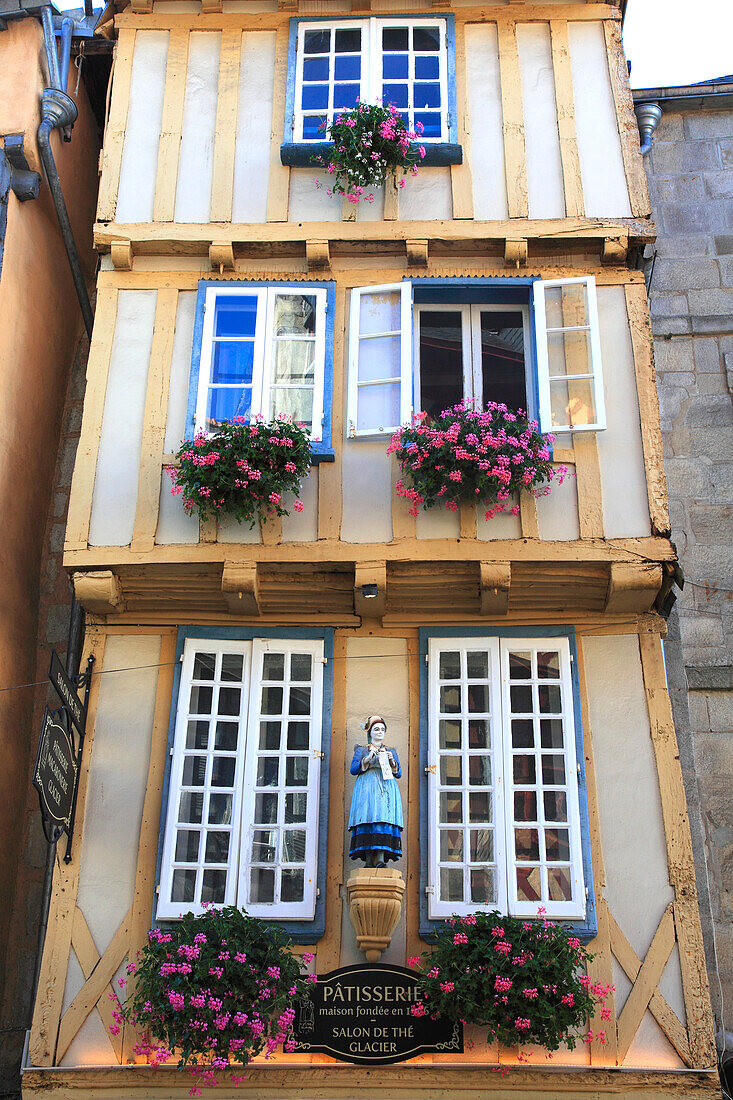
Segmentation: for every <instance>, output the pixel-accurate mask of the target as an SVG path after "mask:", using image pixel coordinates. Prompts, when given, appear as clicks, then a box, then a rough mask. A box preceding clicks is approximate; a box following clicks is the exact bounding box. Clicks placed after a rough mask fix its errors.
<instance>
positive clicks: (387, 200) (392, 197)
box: [344, 172, 402, 222]
mask: <svg viewBox="0 0 733 1100" xmlns="http://www.w3.org/2000/svg"><path fill="white" fill-rule="evenodd" d="M401 182H402V174H401V173H399V172H391V173H390V174H389V175H388V176H387V179H386V181H385V184H384V220H385V221H386V222H394V221H397V219H398V218H399V216H400V183H401ZM344 201H346V200H344ZM352 205H353V203H349V206H352ZM354 210H355V211H356V207H354Z"/></svg>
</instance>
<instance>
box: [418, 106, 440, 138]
mask: <svg viewBox="0 0 733 1100" xmlns="http://www.w3.org/2000/svg"><path fill="white" fill-rule="evenodd" d="M415 122H416V123H418V122H422V124H423V132H422V135H418V136H422V137H425V138H439V137H440V132H441V131H440V112H439V111H435V112H434V113H433V112H429V113H428V112H426V111H416V112H415Z"/></svg>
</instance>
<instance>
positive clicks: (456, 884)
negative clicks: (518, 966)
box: [428, 638, 585, 918]
mask: <svg viewBox="0 0 733 1100" xmlns="http://www.w3.org/2000/svg"><path fill="white" fill-rule="evenodd" d="M428 669H429V684H430V688H429V690H430V700H429V719H428V729H429V745H428V822H429V866H430V881H429V899H430V900H429V915H430V916H431V917H436V918H439V917H445V916H450V915H451V914H453V913H467V912H470V911H472V910H474V909H476V908H488V909H493V908H496V909H499V910H500V911H502V912H506V913H512V914H519V915H536V913H537V908H538V906H540V905H541V906H544V908H545V909H546V910H547V912H548V914H549V915H551V916H556V917H573V918H582V917H584V915H585V892H584V883H583V867H582V853H581V838H580V816H579V801H578V784H577V774H576V763H575V726H574V717H573V700H572V684H571V674H570V651H569V646H568V642H567V640H566V639H558V638H554V639H531V640H529V639H521V640H515V639H498V638H493V639H491V638H485V639H481V638H472V639H450V640H449V639H437V638H434V639H432V640H431V643H430V649H429V663H428Z"/></svg>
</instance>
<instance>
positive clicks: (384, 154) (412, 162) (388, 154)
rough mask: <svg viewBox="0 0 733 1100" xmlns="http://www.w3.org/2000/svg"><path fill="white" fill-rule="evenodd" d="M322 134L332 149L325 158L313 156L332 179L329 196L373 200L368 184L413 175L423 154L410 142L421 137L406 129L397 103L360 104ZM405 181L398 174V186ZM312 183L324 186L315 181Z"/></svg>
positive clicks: (420, 149) (337, 119) (371, 185)
mask: <svg viewBox="0 0 733 1100" xmlns="http://www.w3.org/2000/svg"><path fill="white" fill-rule="evenodd" d="M416 129H417V130H418V132H419V133H422V123H419V122H418V123H417V124H416ZM326 134H327V136H328V139H329V140H330V141H332V142H333V151H332V152H331V155H330V157H329V158H325V157H316V158H315V160H316V163H317V164H320V165H321V166H322V167H323V168H325V169H326V172H327V174H328V175H329V176H332V177H333V180H332V182H331V183H330V186H329V187H328V194H329V195H346V197H347V199H348V200H349V202H352V203H358V202H361V200H362V199H365V200H366V201H367V202H373V201H374V195H373V194H372V193H369V194H367V190H368V188H370V187H382V186H383V185H384V183H385V182H386V180H387V177H388V176H390V175H391V176H392V177H393V178H395V179H396V176H397V173H398V172H401V173H407V172H409V173H410V174H411V175H413V176H414V175H417V166H418V164H419V163H420V161H421V160H422V158H423V157H424V156H425V149H424V147H423V146H422V145H419V146H417V147H415V145H414V144H413V142H418V141H419V140H420V139H419V137H418V135H417V134H414V133H413V132H412V131H411V130H409V129H408V128H407V125H406V124H405V121H404V119H403V118H402V116H401V115H400V113H399V112H398V110H397V108H396V107H383V106H382V105H381V104H378V103H358V104H357V105H356V107H354V109H353V110H351V111H344V112H342V113H341V114H340V115H338V116H337V117H336V118H335V120H334V121H333V122H332V123H331V125H330V126H329V127H327V128H326ZM404 185H405V181H404V178H400V181H399V186H400V187H404ZM316 186H317V187H322V186H323V184H322V183H321V181H320V180H316Z"/></svg>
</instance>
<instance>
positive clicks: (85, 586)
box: [73, 569, 124, 615]
mask: <svg viewBox="0 0 733 1100" xmlns="http://www.w3.org/2000/svg"><path fill="white" fill-rule="evenodd" d="M73 580H74V594H75V596H76V598H77V600H78V601H79V603H80V604H81V605H82V607H83V608H84V610H85V611H88V612H90V614H92V615H110V614H111V613H112V612H113V611H123V610H124V604H123V599H122V588H121V586H120V582H119V578H118V577H116V576H115V574H114V573H113V572H112V571H111V570H109V569H102V570H99V571H98V572H94V573H75V574H74V577H73Z"/></svg>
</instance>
